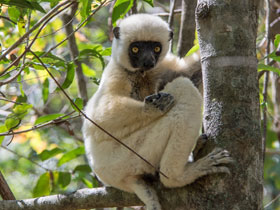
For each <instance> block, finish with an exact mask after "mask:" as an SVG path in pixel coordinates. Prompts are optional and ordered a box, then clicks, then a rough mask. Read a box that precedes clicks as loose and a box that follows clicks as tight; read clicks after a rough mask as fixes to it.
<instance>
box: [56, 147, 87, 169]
mask: <svg viewBox="0 0 280 210" xmlns="http://www.w3.org/2000/svg"><path fill="white" fill-rule="evenodd" d="M83 154H85V148H84V147H83V146H81V147H78V148H76V149H74V150H71V151H69V152H67V153H65V154H64V155H63V156H62V157H61V158H60V160H59V161H58V163H57V165H58V166H61V165H63V164H64V163H67V162H69V161H70V160H73V159H75V158H76V157H79V156H80V155H83Z"/></svg>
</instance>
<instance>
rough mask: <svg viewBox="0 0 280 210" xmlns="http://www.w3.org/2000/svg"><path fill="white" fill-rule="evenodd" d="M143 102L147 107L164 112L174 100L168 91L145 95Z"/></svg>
mask: <svg viewBox="0 0 280 210" xmlns="http://www.w3.org/2000/svg"><path fill="white" fill-rule="evenodd" d="M144 102H145V105H146V106H148V107H147V108H150V107H152V108H156V109H158V110H160V111H161V112H163V113H165V112H167V111H169V110H170V109H171V108H172V107H173V105H174V103H175V100H174V97H173V96H172V95H170V94H169V93H158V94H153V95H150V96H147V97H146V98H145V101H144Z"/></svg>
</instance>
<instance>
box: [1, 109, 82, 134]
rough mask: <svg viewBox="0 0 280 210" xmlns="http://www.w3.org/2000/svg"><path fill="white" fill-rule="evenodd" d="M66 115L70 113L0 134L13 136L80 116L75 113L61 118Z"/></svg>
mask: <svg viewBox="0 0 280 210" xmlns="http://www.w3.org/2000/svg"><path fill="white" fill-rule="evenodd" d="M72 113H73V112H71V114H72ZM68 115H70V114H66V115H63V116H61V117H58V118H56V119H54V120H51V121H49V122H47V123H42V124H38V125H35V126H33V127H32V128H29V129H26V130H21V131H8V132H5V133H0V136H13V135H16V134H21V133H26V132H30V131H34V130H37V129H40V128H43V127H47V126H51V125H56V124H61V123H64V122H66V121H69V120H72V119H75V118H78V117H80V115H76V116H73V117H69V118H67V119H62V118H65V117H66V116H68Z"/></svg>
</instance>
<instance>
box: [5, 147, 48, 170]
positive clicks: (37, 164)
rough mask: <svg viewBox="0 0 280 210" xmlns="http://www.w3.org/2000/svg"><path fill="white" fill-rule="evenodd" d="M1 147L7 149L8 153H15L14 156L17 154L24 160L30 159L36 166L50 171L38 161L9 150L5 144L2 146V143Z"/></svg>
mask: <svg viewBox="0 0 280 210" xmlns="http://www.w3.org/2000/svg"><path fill="white" fill-rule="evenodd" d="M1 148H3V149H4V150H7V151H9V152H10V153H13V154H14V155H16V156H18V157H20V158H23V159H25V160H28V161H30V162H31V163H33V164H34V165H36V166H38V167H39V168H42V169H44V170H46V171H51V170H50V169H48V168H46V167H44V166H41V165H40V164H39V163H37V162H36V161H34V160H31V159H29V158H27V157H25V156H23V155H20V154H18V153H16V152H15V151H13V150H11V149H9V148H7V147H5V146H2V145H1Z"/></svg>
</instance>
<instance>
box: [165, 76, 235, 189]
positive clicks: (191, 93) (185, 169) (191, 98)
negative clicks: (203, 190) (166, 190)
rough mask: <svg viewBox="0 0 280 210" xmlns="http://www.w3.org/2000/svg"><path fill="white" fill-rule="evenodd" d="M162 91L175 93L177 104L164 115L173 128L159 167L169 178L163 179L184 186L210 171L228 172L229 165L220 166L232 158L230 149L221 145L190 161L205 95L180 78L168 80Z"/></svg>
mask: <svg viewBox="0 0 280 210" xmlns="http://www.w3.org/2000/svg"><path fill="white" fill-rule="evenodd" d="M163 92H167V93H169V94H170V95H172V96H173V97H174V99H175V105H174V107H173V108H172V109H171V110H170V111H169V112H168V113H167V114H166V116H165V117H163V118H162V119H161V120H162V122H161V123H166V127H167V128H168V129H169V131H170V134H169V140H168V144H167V146H166V148H165V150H164V153H163V155H162V158H161V162H160V171H161V172H163V173H164V174H165V175H166V176H167V177H168V178H165V177H164V176H162V175H160V179H161V182H162V183H163V184H164V185H165V186H166V187H181V186H184V185H186V184H190V183H192V182H193V181H194V180H196V179H197V178H199V177H201V176H204V175H206V174H209V173H216V172H229V170H228V168H227V167H224V166H223V167H219V166H218V165H219V164H224V163H229V162H231V161H232V159H231V158H230V157H229V153H228V152H227V151H223V150H221V149H216V150H214V151H213V152H212V153H210V154H209V155H207V156H206V157H204V158H202V159H200V160H198V161H196V162H194V163H188V164H187V161H188V158H189V155H190V154H191V152H192V149H193V148H194V146H195V144H196V141H197V139H198V136H199V130H200V127H201V118H202V116H201V105H202V104H201V103H202V99H201V96H200V94H199V93H198V91H197V89H196V88H195V87H194V86H193V85H192V83H191V82H190V81H189V80H188V79H186V78H178V79H176V80H174V81H173V82H171V83H169V84H167V86H166V87H165V89H164V90H163Z"/></svg>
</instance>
